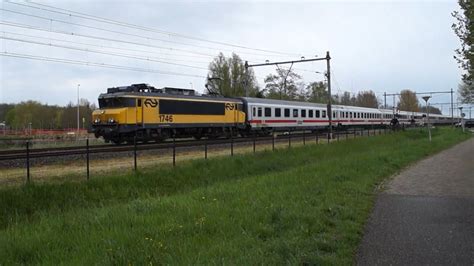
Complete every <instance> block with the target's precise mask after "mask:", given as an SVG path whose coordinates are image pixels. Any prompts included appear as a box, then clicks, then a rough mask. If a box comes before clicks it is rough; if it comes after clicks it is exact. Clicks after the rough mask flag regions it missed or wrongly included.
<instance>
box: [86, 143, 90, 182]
mask: <svg viewBox="0 0 474 266" xmlns="http://www.w3.org/2000/svg"><path fill="white" fill-rule="evenodd" d="M86 165H87V180H89V138H87V139H86Z"/></svg>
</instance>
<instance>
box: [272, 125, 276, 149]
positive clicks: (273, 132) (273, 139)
mask: <svg viewBox="0 0 474 266" xmlns="http://www.w3.org/2000/svg"><path fill="white" fill-rule="evenodd" d="M272 151H275V129H272Z"/></svg>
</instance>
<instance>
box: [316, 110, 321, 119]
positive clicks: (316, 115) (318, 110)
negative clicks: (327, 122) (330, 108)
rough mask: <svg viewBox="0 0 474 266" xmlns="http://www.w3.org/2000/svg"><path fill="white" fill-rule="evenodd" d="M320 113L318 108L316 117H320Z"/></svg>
mask: <svg viewBox="0 0 474 266" xmlns="http://www.w3.org/2000/svg"><path fill="white" fill-rule="evenodd" d="M319 117H320V115H319V110H316V118H319Z"/></svg>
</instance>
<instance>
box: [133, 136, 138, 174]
mask: <svg viewBox="0 0 474 266" xmlns="http://www.w3.org/2000/svg"><path fill="white" fill-rule="evenodd" d="M133 169H134V170H135V172H136V171H137V135H136V134H135V136H133Z"/></svg>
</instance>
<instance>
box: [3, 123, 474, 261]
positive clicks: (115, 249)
mask: <svg viewBox="0 0 474 266" xmlns="http://www.w3.org/2000/svg"><path fill="white" fill-rule="evenodd" d="M469 137H470V135H469V134H463V133H462V132H460V131H459V130H453V129H449V128H440V129H436V130H435V131H434V132H433V142H432V143H429V142H428V141H427V136H426V132H424V131H423V130H413V131H407V132H401V133H396V134H393V135H386V136H378V137H371V138H359V139H356V140H348V141H343V142H339V143H332V144H330V145H318V146H315V145H308V146H306V147H299V148H291V149H284V150H278V151H276V152H273V153H272V152H261V153H257V155H251V154H249V155H240V156H235V157H233V158H230V157H226V158H216V159H210V160H207V161H206V160H197V161H191V162H187V163H183V164H182V165H180V166H178V167H176V168H175V169H173V168H172V167H162V168H156V169H148V170H147V171H143V172H140V173H138V174H136V175H134V174H124V175H122V176H115V177H114V176H108V177H101V178H97V179H94V180H91V181H89V182H84V183H66V184H49V185H48V184H41V185H35V184H31V185H27V186H24V187H20V188H8V189H2V190H0V264H48V265H50V264H138V265H142V264H149V263H153V264H303V263H310V264H351V263H353V255H354V253H355V250H356V248H357V245H358V243H359V240H360V238H361V234H362V230H363V225H364V222H365V221H366V219H367V217H368V214H369V212H370V210H371V207H372V204H373V200H374V196H375V194H376V189H375V188H376V187H377V185H379V184H380V182H382V181H383V180H384V179H385V178H386V177H388V176H390V175H392V174H394V173H396V172H397V171H399V170H400V169H401V168H403V167H405V166H407V165H408V164H411V163H413V162H415V161H416V160H419V159H420V158H423V157H425V156H427V155H429V154H433V153H435V152H437V151H440V150H442V149H444V148H447V147H449V146H451V145H453V144H454V143H457V142H460V141H461V140H464V139H467V138H469Z"/></svg>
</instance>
